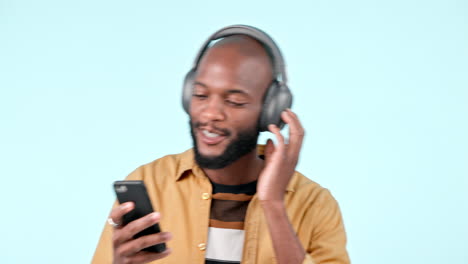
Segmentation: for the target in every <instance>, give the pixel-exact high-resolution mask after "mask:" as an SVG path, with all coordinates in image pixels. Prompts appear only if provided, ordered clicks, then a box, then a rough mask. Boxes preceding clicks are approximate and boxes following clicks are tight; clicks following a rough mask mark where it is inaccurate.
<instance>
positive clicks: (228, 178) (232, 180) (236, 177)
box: [203, 149, 264, 185]
mask: <svg viewBox="0 0 468 264" xmlns="http://www.w3.org/2000/svg"><path fill="white" fill-rule="evenodd" d="M263 163H264V161H263V160H262V159H260V158H259V157H258V155H257V149H254V150H253V151H251V152H250V153H248V154H246V155H244V156H243V157H241V158H239V159H238V160H236V161H235V162H233V163H232V164H230V165H228V166H226V167H224V168H222V169H217V170H213V169H203V171H204V172H205V174H206V176H208V178H210V180H211V181H213V182H215V183H219V184H224V185H239V184H245V183H249V182H253V181H255V180H257V179H258V176H259V174H260V172H261V170H262V169H263Z"/></svg>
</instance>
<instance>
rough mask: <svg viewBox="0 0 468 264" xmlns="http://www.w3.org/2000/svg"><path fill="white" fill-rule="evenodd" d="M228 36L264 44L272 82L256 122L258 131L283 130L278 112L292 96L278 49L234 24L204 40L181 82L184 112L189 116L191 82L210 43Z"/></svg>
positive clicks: (256, 33)
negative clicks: (271, 71) (270, 127)
mask: <svg viewBox="0 0 468 264" xmlns="http://www.w3.org/2000/svg"><path fill="white" fill-rule="evenodd" d="M231 35H246V36H249V37H252V38H254V39H256V40H257V41H259V42H260V43H262V44H263V46H264V48H265V49H266V51H267V52H268V54H269V55H270V56H271V58H272V62H273V71H274V72H273V74H274V77H273V78H274V79H273V81H272V83H271V85H270V87H269V88H268V90H267V92H266V94H265V97H264V101H263V108H262V113H261V115H260V120H259V128H260V131H268V125H269V124H275V125H277V126H278V127H279V128H283V126H284V122H283V121H282V120H281V112H283V111H284V110H285V109H286V108H290V107H291V105H292V94H291V92H290V91H289V88H288V86H287V84H286V82H287V77H286V70H285V65H284V60H283V56H282V55H281V51H280V49H279V48H278V46H277V45H276V44H275V42H274V41H273V39H272V38H271V37H270V36H268V34H266V33H265V32H263V31H261V30H260V29H258V28H254V27H251V26H245V25H233V26H228V27H225V28H222V29H220V30H218V31H217V32H215V33H214V34H213V35H211V36H210V37H209V38H208V40H206V41H205V43H204V44H203V46H202V47H201V49H200V51H199V52H198V54H197V57H196V58H195V62H194V63H193V67H192V69H191V70H190V71H189V72H188V73H187V75H186V76H185V79H184V85H183V91H182V106H183V107H184V110H185V112H187V113H189V109H190V101H191V98H192V92H193V91H192V90H193V83H194V80H195V75H196V72H197V67H198V64H199V62H200V60H201V58H202V57H203V54H205V52H206V51H207V50H208V48H209V47H210V43H211V42H212V41H214V40H218V39H221V38H224V37H228V36H231Z"/></svg>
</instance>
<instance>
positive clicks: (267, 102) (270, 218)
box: [93, 26, 349, 264]
mask: <svg viewBox="0 0 468 264" xmlns="http://www.w3.org/2000/svg"><path fill="white" fill-rule="evenodd" d="M220 36H221V37H220ZM218 39H219V40H218ZM212 40H218V41H217V42H216V43H214V44H213V45H209V44H211V42H212ZM280 56H281V54H280V53H279V49H278V48H277V47H276V45H275V44H274V42H272V40H271V39H270V38H269V37H268V35H266V34H265V33H263V32H262V31H260V30H258V29H255V28H252V27H247V26H231V27H227V28H224V29H222V30H220V31H218V32H217V33H215V34H214V35H213V36H212V37H211V38H210V39H209V40H208V41H207V43H205V45H204V46H203V47H202V50H201V51H200V53H199V56H197V59H196V62H195V66H194V68H193V69H192V71H191V72H189V74H188V75H187V78H186V80H185V85H184V99H183V101H184V108H185V110H186V111H187V112H188V114H189V116H190V131H191V135H192V139H193V149H190V150H188V151H186V152H184V153H182V154H177V155H169V156H166V157H163V158H160V159H157V160H155V161H154V162H151V163H149V164H146V165H143V166H141V167H140V168H138V169H137V170H135V171H134V172H133V173H131V174H130V175H129V176H128V177H127V179H128V180H143V181H144V182H145V184H146V187H147V189H148V193H149V196H150V199H151V201H152V203H153V206H154V207H155V210H157V212H155V213H153V214H149V215H147V216H145V217H142V218H140V219H138V220H135V221H133V222H131V223H129V224H128V225H125V226H122V225H121V224H120V225H119V223H121V221H122V216H123V215H124V214H126V213H128V212H130V211H131V210H132V209H133V208H134V204H133V203H125V204H122V205H116V206H114V208H113V210H112V212H111V214H110V218H109V219H110V220H109V221H110V222H111V223H114V225H112V226H110V225H106V227H105V228H104V231H103V233H102V235H101V239H100V241H99V244H98V247H97V249H96V252H95V255H94V258H93V263H148V262H152V261H154V263H168V264H169V263H171V264H172V263H178V264H179V263H200V264H201V263H211V264H216V263H245V264H253V263H265V264H266V263H268V264H269V263H284V264H286V263H288V264H294V263H297V264H299V263H310V264H313V263H314V264H318V263H349V258H348V254H347V252H346V235H345V230H344V226H343V221H342V217H341V213H340V209H339V207H338V204H337V202H336V201H335V200H334V198H333V197H332V196H331V194H330V192H329V191H328V190H327V189H324V188H322V187H321V186H320V185H318V184H317V183H315V182H313V181H311V180H309V179H308V178H306V177H304V176H303V175H302V174H300V173H299V172H296V171H295V167H296V164H297V162H298V159H299V153H300V149H301V146H302V140H303V136H304V130H303V128H302V125H301V123H300V121H299V119H298V117H297V115H296V114H295V113H293V112H292V111H291V110H290V109H289V108H287V107H288V106H289V105H290V102H291V101H290V98H289V99H288V96H290V95H289V90H288V89H287V86H286V85H285V84H284V83H283V84H282V83H281V82H282V80H278V79H279V76H278V75H281V71H283V72H282V75H285V73H284V69H281V67H282V66H283V65H282V57H280ZM279 61H281V62H279ZM281 77H282V78H284V79H285V76H281ZM272 104H273V106H272ZM278 105H279V106H278ZM275 107H277V108H278V107H279V109H280V111H276V112H275V110H271V109H274V108H275ZM268 111H269V112H268ZM275 115H276V116H275ZM265 116H267V117H265ZM282 122H284V123H286V124H288V125H289V140H288V141H289V142H288V143H286V142H285V139H284V138H283V135H282V134H281V133H280V127H281V124H282ZM264 130H269V131H270V132H271V133H273V134H274V136H275V137H276V139H277V143H276V144H273V142H272V141H271V140H269V141H268V142H267V143H266V145H265V146H257V139H258V135H259V132H260V131H264ZM115 223H116V224H115ZM155 223H160V225H161V228H162V229H163V230H164V231H165V232H162V233H159V234H154V235H147V236H143V237H140V238H137V239H134V238H133V236H134V235H135V234H137V233H138V232H140V231H141V230H143V229H145V228H147V227H149V226H151V225H153V224H155ZM163 242H164V243H166V244H167V245H168V249H167V250H166V251H164V252H162V253H150V252H145V251H141V250H142V249H144V248H146V247H148V246H151V245H155V244H159V243H163Z"/></svg>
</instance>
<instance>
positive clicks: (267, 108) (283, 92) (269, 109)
mask: <svg viewBox="0 0 468 264" xmlns="http://www.w3.org/2000/svg"><path fill="white" fill-rule="evenodd" d="M291 105H292V94H291V92H290V91H289V88H288V87H287V86H286V85H284V84H283V85H282V84H279V83H278V82H277V81H275V82H273V84H272V85H271V86H270V88H269V89H268V91H267V94H266V96H265V100H264V102H263V109H262V113H261V116H260V124H259V127H260V132H263V131H268V125H270V124H274V125H276V126H278V127H279V128H280V129H282V128H283V127H284V122H283V120H282V119H281V113H282V112H283V111H284V110H286V108H291Z"/></svg>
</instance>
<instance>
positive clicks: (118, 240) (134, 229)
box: [113, 212, 161, 246]
mask: <svg viewBox="0 0 468 264" xmlns="http://www.w3.org/2000/svg"><path fill="white" fill-rule="evenodd" d="M160 219H161V215H160V214H159V213H158V212H153V213H151V214H148V215H145V216H143V217H141V218H139V219H137V220H134V221H132V222H130V223H129V224H127V225H126V226H124V227H123V228H122V229H120V230H116V231H115V232H114V238H113V240H114V246H118V245H120V244H122V243H124V242H126V241H128V240H132V239H133V236H135V235H136V234H138V233H139V232H141V231H143V230H144V229H146V228H148V227H150V226H152V225H154V224H156V223H158V222H159V220H160Z"/></svg>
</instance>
